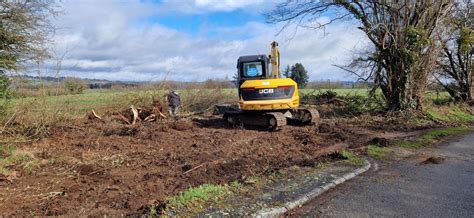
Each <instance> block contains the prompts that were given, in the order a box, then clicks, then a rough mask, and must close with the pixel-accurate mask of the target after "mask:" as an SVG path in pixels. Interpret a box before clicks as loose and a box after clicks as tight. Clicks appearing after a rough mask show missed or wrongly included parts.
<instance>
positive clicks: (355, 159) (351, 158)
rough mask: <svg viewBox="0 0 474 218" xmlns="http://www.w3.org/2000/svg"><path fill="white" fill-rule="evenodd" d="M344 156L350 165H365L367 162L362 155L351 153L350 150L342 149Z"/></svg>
mask: <svg viewBox="0 0 474 218" xmlns="http://www.w3.org/2000/svg"><path fill="white" fill-rule="evenodd" d="M341 155H342V157H344V159H345V160H344V161H345V162H346V163H348V164H350V165H353V166H363V165H364V164H365V161H364V159H362V158H361V157H359V156H357V155H356V154H354V153H351V152H349V151H342V152H341Z"/></svg>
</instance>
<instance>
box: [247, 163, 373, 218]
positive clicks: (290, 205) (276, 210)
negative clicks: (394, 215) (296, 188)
mask: <svg viewBox="0 0 474 218" xmlns="http://www.w3.org/2000/svg"><path fill="white" fill-rule="evenodd" d="M371 166H372V165H371V164H370V162H369V161H368V160H367V159H366V160H365V163H364V166H363V167H360V168H357V169H355V170H354V171H352V172H350V173H347V174H344V175H342V176H338V177H335V178H334V179H333V180H332V181H331V182H330V183H328V184H326V185H324V186H321V187H315V188H314V189H312V190H311V191H309V192H308V193H307V194H305V195H303V196H302V197H300V198H298V199H296V200H293V201H288V202H286V203H285V204H284V206H281V207H272V208H264V209H261V210H260V211H258V212H256V213H255V214H253V215H252V217H278V216H280V215H282V214H284V213H286V212H288V211H290V210H292V209H294V208H296V207H298V206H300V205H303V204H305V203H306V202H308V201H309V200H311V199H313V198H315V197H318V196H319V195H321V194H323V193H324V192H326V191H328V190H330V189H332V188H334V187H336V186H337V185H339V184H342V183H344V182H345V181H347V180H350V179H352V178H354V177H356V176H357V175H359V174H362V173H364V172H366V171H367V170H369V169H370V167H371Z"/></svg>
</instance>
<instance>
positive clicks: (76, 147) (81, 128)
mask: <svg viewBox="0 0 474 218" xmlns="http://www.w3.org/2000/svg"><path fill="white" fill-rule="evenodd" d="M375 126H377V125H375ZM382 126H383V125H382ZM400 134H405V133H403V132H399V131H395V130H390V131H385V130H384V128H374V126H373V125H372V126H371V125H367V126H365V127H364V125H362V124H361V122H358V121H351V122H345V121H340V122H339V121H334V120H323V121H322V124H321V125H320V126H319V127H317V126H308V127H296V126H287V127H284V128H283V129H282V130H280V131H276V132H268V131H264V130H259V129H244V128H235V127H230V126H227V125H226V124H225V123H223V121H222V120H220V118H219V117H208V118H201V119H198V120H189V119H182V120H179V121H169V120H168V121H157V122H150V123H147V122H142V123H138V124H135V125H126V124H119V123H103V122H100V121H97V120H91V119H86V118H84V119H80V120H78V121H77V122H76V123H75V124H71V125H68V126H64V127H61V128H58V129H54V130H53V131H52V132H51V134H50V136H48V137H46V138H43V139H41V140H39V141H34V142H27V143H20V144H18V145H17V146H18V147H19V149H23V150H27V151H29V152H31V153H32V154H33V155H34V156H35V157H36V158H38V160H39V163H40V167H39V168H38V169H35V170H33V171H32V172H30V173H27V172H25V171H24V170H22V169H21V168H20V166H11V169H10V170H11V171H13V172H15V174H14V176H10V178H9V179H5V178H3V179H2V178H0V211H1V213H2V214H3V215H103V214H109V215H141V214H144V213H147V210H148V209H149V207H150V206H151V205H153V206H156V205H165V202H166V198H167V197H168V196H171V195H175V194H178V193H179V192H181V191H183V190H185V189H187V188H189V187H192V186H197V185H200V184H204V183H217V184H224V183H228V182H231V181H234V180H243V179H245V178H246V177H249V176H255V175H262V174H268V173H271V172H274V171H278V170H280V169H283V168H287V167H290V166H293V165H298V166H314V165H315V164H317V163H318V162H319V161H321V157H323V156H325V155H327V154H330V153H333V152H335V151H338V150H340V149H342V148H344V147H347V146H348V145H350V146H351V147H357V146H361V145H365V144H366V143H367V142H369V141H370V140H372V139H373V138H374V137H376V136H377V137H394V136H397V135H400Z"/></svg>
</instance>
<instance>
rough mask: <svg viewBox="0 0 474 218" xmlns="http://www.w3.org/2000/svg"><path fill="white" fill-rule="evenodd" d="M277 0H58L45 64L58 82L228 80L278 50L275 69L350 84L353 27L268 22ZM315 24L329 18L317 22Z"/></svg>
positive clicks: (355, 44)
mask: <svg viewBox="0 0 474 218" xmlns="http://www.w3.org/2000/svg"><path fill="white" fill-rule="evenodd" d="M279 2H280V0H154V1H150V0H101V1H97V0H63V1H62V3H61V5H60V6H61V10H62V13H61V14H60V15H59V16H57V17H56V18H55V20H54V23H55V25H56V26H57V28H58V30H57V31H56V33H55V35H54V37H53V40H52V41H53V42H52V44H51V45H50V47H51V50H52V51H53V54H54V55H53V56H55V57H57V58H55V60H52V61H49V62H47V63H46V64H45V65H44V68H45V70H44V71H45V73H44V74H46V75H51V74H54V72H55V67H54V66H55V64H56V62H57V60H58V59H61V60H62V62H61V73H60V76H74V77H81V78H90V79H108V80H121V81H145V82H146V81H160V80H163V79H166V80H177V81H204V80H207V79H225V78H228V79H231V78H232V76H233V75H234V74H235V72H236V61H237V59H238V57H239V56H243V55H253V54H268V52H269V50H270V43H271V42H272V41H277V42H278V43H279V44H280V56H281V62H282V63H281V70H284V68H285V67H286V65H287V64H289V65H293V64H295V63H302V64H303V65H304V66H305V67H306V69H307V71H308V73H309V76H310V80H343V81H347V80H355V79H356V78H355V77H353V76H351V75H350V74H349V73H347V72H344V71H342V70H340V69H338V68H337V67H334V66H333V65H335V64H340V65H341V64H347V63H348V62H349V61H350V60H351V58H352V57H353V54H354V52H355V51H358V50H360V49H361V48H364V46H366V45H367V40H366V39H365V38H364V37H363V34H362V32H361V31H360V30H358V29H357V28H356V27H357V26H356V25H354V23H350V22H340V23H334V24H332V25H330V26H329V27H327V28H325V29H324V30H315V29H308V28H301V27H300V28H297V27H296V26H290V27H287V28H286V29H284V30H283V31H282V32H281V33H279V32H280V30H281V29H282V26H283V24H276V25H275V24H268V23H266V21H265V17H264V15H263V14H264V13H266V12H268V11H270V10H272V9H273V8H274V7H275V5H276V4H278V3H279ZM319 19H320V20H321V21H324V20H327V19H328V18H327V17H321V18H319Z"/></svg>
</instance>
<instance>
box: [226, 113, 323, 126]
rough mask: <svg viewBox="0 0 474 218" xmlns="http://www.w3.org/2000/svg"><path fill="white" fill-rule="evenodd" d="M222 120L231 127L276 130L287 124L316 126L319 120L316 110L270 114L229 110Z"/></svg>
mask: <svg viewBox="0 0 474 218" xmlns="http://www.w3.org/2000/svg"><path fill="white" fill-rule="evenodd" d="M224 119H225V120H226V121H227V122H228V123H229V124H231V125H251V126H259V127H263V128H268V129H270V130H278V129H280V128H281V127H283V126H286V125H287V124H290V125H317V124H318V123H319V119H320V118H319V112H318V111H317V110H316V109H306V108H299V109H293V110H286V111H271V112H253V111H242V110H229V111H226V112H224Z"/></svg>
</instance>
